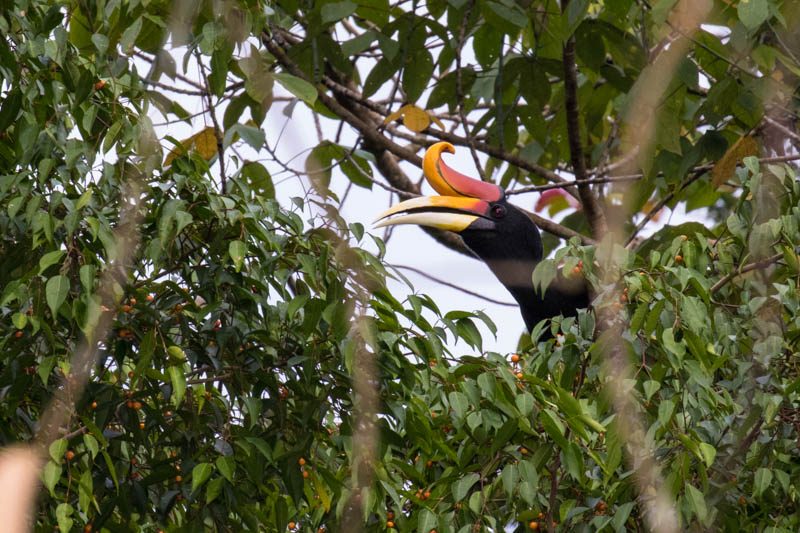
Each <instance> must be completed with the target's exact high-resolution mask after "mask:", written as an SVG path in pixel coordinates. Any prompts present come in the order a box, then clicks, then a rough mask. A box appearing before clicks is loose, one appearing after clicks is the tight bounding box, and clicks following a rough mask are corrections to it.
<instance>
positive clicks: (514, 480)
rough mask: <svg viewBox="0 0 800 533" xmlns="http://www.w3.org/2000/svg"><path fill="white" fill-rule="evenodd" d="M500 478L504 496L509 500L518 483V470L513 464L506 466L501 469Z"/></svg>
mask: <svg viewBox="0 0 800 533" xmlns="http://www.w3.org/2000/svg"><path fill="white" fill-rule="evenodd" d="M500 478H501V479H502V481H503V490H504V491H505V493H506V496H507V497H509V498H511V497H512V496H513V494H514V490H515V489H516V488H517V485H518V483H519V468H518V467H517V465H515V464H514V463H509V464H507V465H506V466H504V467H503V472H502V473H501V474H500Z"/></svg>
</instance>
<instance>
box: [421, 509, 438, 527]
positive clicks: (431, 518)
mask: <svg viewBox="0 0 800 533" xmlns="http://www.w3.org/2000/svg"><path fill="white" fill-rule="evenodd" d="M436 523H437V518H436V515H435V514H433V513H432V512H430V511H429V510H428V509H424V508H423V509H421V510H420V512H419V520H418V522H417V531H420V532H422V531H431V530H432V529H434V528H435V527H436Z"/></svg>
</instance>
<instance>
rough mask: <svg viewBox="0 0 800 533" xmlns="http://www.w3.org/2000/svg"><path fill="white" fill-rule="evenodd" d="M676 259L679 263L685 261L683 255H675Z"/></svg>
mask: <svg viewBox="0 0 800 533" xmlns="http://www.w3.org/2000/svg"><path fill="white" fill-rule="evenodd" d="M675 261H677V262H678V263H683V256H680V255H676V256H675Z"/></svg>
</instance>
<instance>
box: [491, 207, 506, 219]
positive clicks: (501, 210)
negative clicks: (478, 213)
mask: <svg viewBox="0 0 800 533" xmlns="http://www.w3.org/2000/svg"><path fill="white" fill-rule="evenodd" d="M491 213H492V216H493V217H494V218H503V217H504V216H506V208H505V206H504V205H501V204H494V205H493V206H492V209H491Z"/></svg>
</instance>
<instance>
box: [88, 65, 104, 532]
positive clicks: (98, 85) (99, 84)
mask: <svg viewBox="0 0 800 533" xmlns="http://www.w3.org/2000/svg"><path fill="white" fill-rule="evenodd" d="M105 86H106V82H105V80H100V81H98V82H96V83H95V84H94V90H95V91H99V90H100V89H102V88H103V87H105ZM90 531H91V528H90Z"/></svg>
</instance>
